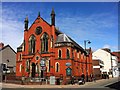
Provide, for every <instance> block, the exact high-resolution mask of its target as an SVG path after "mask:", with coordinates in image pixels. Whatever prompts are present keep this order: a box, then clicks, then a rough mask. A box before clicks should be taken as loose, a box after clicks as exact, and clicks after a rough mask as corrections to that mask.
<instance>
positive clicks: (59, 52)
mask: <svg viewBox="0 0 120 90" xmlns="http://www.w3.org/2000/svg"><path fill="white" fill-rule="evenodd" d="M61 57H62V51H61V50H58V58H59V59H60V58H61Z"/></svg>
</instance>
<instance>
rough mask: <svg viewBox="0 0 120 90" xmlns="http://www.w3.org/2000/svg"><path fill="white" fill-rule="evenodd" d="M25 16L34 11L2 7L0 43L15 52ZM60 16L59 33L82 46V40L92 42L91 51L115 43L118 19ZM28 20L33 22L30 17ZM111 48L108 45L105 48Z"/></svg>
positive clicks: (19, 41)
mask: <svg viewBox="0 0 120 90" xmlns="http://www.w3.org/2000/svg"><path fill="white" fill-rule="evenodd" d="M19 8H21V6H19ZM45 14H46V13H45ZM26 15H33V16H34V11H32V10H27V9H26V10H24V8H21V9H20V10H17V11H16V9H15V6H12V8H11V7H7V6H6V7H5V6H4V8H2V20H1V19H0V20H1V22H0V25H2V26H0V28H2V35H0V36H2V38H0V41H2V42H4V43H5V44H10V45H11V46H12V47H13V48H14V50H15V51H16V49H17V47H18V46H19V45H20V44H21V43H22V41H23V33H24V26H23V25H24V22H23V18H24V17H25V16H26ZM60 15H61V16H60V17H59V15H58V16H56V25H57V26H58V27H59V28H60V31H62V32H64V33H65V34H67V35H68V36H70V37H71V38H72V39H73V40H75V41H76V42H77V43H79V44H81V45H83V41H84V40H86V39H89V40H91V41H92V44H93V43H95V44H93V45H94V46H92V47H93V49H94V48H95V49H97V46H98V45H99V44H101V43H102V45H101V46H99V47H102V46H103V45H105V44H106V43H108V42H111V41H113V43H114V42H115V41H116V40H115V38H116V37H117V33H116V32H115V31H117V30H116V27H117V26H118V25H117V24H118V23H117V19H118V18H117V17H116V16H115V15H113V14H111V13H109V12H106V13H96V14H95V13H94V14H89V15H82V14H80V15H71V14H70V15H69V14H68V15H66V14H61V13H60ZM30 19H32V20H35V18H32V16H31V18H30ZM32 20H30V21H32ZM47 20H48V21H49V18H47ZM30 23H31V22H30ZM29 25H31V24H29ZM111 32H112V34H113V33H114V35H115V36H112V35H111ZM106 37H107V38H106ZM115 44H116V43H115ZM105 46H107V45H105ZM111 46H112V45H111V44H110V45H108V46H107V47H111ZM113 46H115V45H113ZM112 48H113V47H112ZM114 48H116V47H114Z"/></svg>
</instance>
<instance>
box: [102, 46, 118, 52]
mask: <svg viewBox="0 0 120 90" xmlns="http://www.w3.org/2000/svg"><path fill="white" fill-rule="evenodd" d="M103 48H109V49H111V50H112V51H114V50H117V51H118V46H111V45H108V44H105V45H104V46H103Z"/></svg>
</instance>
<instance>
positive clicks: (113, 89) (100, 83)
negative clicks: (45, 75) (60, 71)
mask: <svg viewBox="0 0 120 90" xmlns="http://www.w3.org/2000/svg"><path fill="white" fill-rule="evenodd" d="M0 85H1V86H2V87H1V88H3V89H2V90H4V88H24V90H29V89H30V88H31V89H33V88H34V89H35V88H39V89H40V88H41V89H42V90H43V88H44V89H45V90H46V89H47V88H49V90H53V88H63V90H64V89H65V88H66V89H67V90H68V88H69V89H70V90H74V89H79V88H81V89H85V90H86V88H88V89H89V88H93V89H95V90H96V88H105V89H106V90H107V89H108V90H120V77H119V78H110V79H102V80H97V81H96V82H86V83H85V84H84V85H77V84H75V85H18V84H8V83H0ZM27 88H29V89H27ZM5 90H6V89H5ZM35 90H36V89H35ZM47 90H48V89H47ZM55 90H56V89H55Z"/></svg>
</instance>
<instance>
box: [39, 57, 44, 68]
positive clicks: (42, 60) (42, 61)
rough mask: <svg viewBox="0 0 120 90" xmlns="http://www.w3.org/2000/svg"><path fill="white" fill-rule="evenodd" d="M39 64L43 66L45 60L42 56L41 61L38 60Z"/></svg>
mask: <svg viewBox="0 0 120 90" xmlns="http://www.w3.org/2000/svg"><path fill="white" fill-rule="evenodd" d="M40 66H41V67H44V66H45V60H44V59H43V58H42V59H41V61H40Z"/></svg>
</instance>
